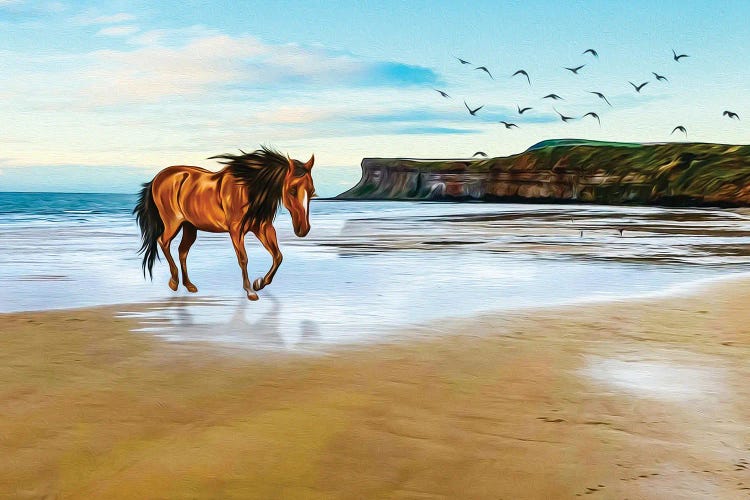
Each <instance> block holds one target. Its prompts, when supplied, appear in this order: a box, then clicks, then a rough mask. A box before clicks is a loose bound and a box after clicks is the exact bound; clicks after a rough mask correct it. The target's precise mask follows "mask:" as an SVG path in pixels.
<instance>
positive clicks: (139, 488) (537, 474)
mask: <svg viewBox="0 0 750 500" xmlns="http://www.w3.org/2000/svg"><path fill="white" fill-rule="evenodd" d="M129 307H130V306H129ZM117 310H118V308H99V309H86V310H69V311H52V312H39V313H24V314H11V315H5V316H0V497H20V498H25V497H32V498H38V497H44V496H53V497H54V496H59V497H65V498H263V499H269V498H472V499H481V498H492V499H497V498H507V499H518V498H575V497H577V496H579V495H580V496H581V497H589V496H590V497H591V498H596V497H598V498H631V499H634V498H747V497H748V494H749V493H750V397H749V394H750V342H749V341H750V280H746V279H745V280H735V281H733V282H728V283H724V284H720V285H716V286H711V287H708V288H706V289H704V290H702V291H700V292H698V293H696V294H694V295H692V296H689V297H673V298H665V299H658V300H647V301H631V302H612V303H603V304H597V305H579V306H574V307H569V308H558V309H554V310H541V311H540V310H536V311H525V312H522V313H516V314H512V315H508V314H505V315H499V314H498V315H486V316H481V317H476V318H473V319H471V320H468V321H466V320H464V321H452V322H448V323H445V322H442V323H441V324H440V326H439V329H440V331H441V333H440V334H439V335H438V334H437V333H436V332H435V331H434V329H433V328H432V326H430V325H425V326H423V327H421V328H419V329H417V330H418V331H417V332H412V333H416V334H417V335H416V336H411V337H410V338H412V340H403V341H400V342H391V343H388V344H382V345H376V346H369V347H361V348H357V349H341V350H338V351H336V352H335V353H334V354H330V355H325V356H315V357H313V356H299V355H281V354H273V355H264V356H262V357H261V356H258V355H247V354H244V355H243V354H239V355H238V354H237V353H229V352H226V351H219V350H217V349H214V348H212V347H211V346H206V345H198V344H191V345H187V344H180V343H167V342H163V341H159V340H157V339H154V338H152V337H149V336H147V335H145V334H136V333H132V332H131V331H130V329H131V328H132V327H133V323H132V322H131V320H127V319H118V318H116V317H115V313H116V312H117ZM445 332H447V334H446V333H445Z"/></svg>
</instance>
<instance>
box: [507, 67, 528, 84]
mask: <svg viewBox="0 0 750 500" xmlns="http://www.w3.org/2000/svg"><path fill="white" fill-rule="evenodd" d="M516 75H524V76H525V77H526V79H527V80H528V81H529V85H531V78H529V74H528V73H526V70H523V69H519V70H518V71H516V72H515V73H513V75H512V76H511V78H513V77H514V76H516Z"/></svg>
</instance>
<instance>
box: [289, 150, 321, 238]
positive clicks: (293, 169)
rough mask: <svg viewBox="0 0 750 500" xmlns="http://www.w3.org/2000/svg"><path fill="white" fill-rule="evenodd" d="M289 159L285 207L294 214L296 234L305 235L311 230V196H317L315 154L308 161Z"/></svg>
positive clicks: (293, 223)
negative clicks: (314, 178)
mask: <svg viewBox="0 0 750 500" xmlns="http://www.w3.org/2000/svg"><path fill="white" fill-rule="evenodd" d="M287 159H288V160H289V170H288V171H287V173H286V177H285V178H284V187H283V191H282V195H281V199H282V201H283V203H284V207H286V209H287V210H289V213H290V214H292V225H293V226H294V234H296V235H297V236H299V237H300V238H301V237H304V236H306V235H307V233H309V232H310V198H312V197H313V196H315V186H314V185H313V179H312V167H313V163H315V155H312V156H311V157H310V159H309V160H308V161H307V163H302V162H301V161H299V160H292V159H291V158H289V157H288V156H287Z"/></svg>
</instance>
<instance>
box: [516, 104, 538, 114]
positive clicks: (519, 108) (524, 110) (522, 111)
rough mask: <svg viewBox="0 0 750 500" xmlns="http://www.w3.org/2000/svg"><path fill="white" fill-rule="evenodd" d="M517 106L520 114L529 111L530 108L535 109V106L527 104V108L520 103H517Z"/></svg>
mask: <svg viewBox="0 0 750 500" xmlns="http://www.w3.org/2000/svg"><path fill="white" fill-rule="evenodd" d="M516 108H517V109H518V114H519V115H522V114H524V113H525V112H527V111H528V110H530V109H534V108H530V107H528V106H527V107H525V108H522V107H521V106H519V105H518V104H516Z"/></svg>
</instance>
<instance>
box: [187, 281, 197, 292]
mask: <svg viewBox="0 0 750 500" xmlns="http://www.w3.org/2000/svg"><path fill="white" fill-rule="evenodd" d="M185 288H187V291H188V292H190V293H198V287H197V286H195V285H193V284H192V283H188V284H186V285H185Z"/></svg>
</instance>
